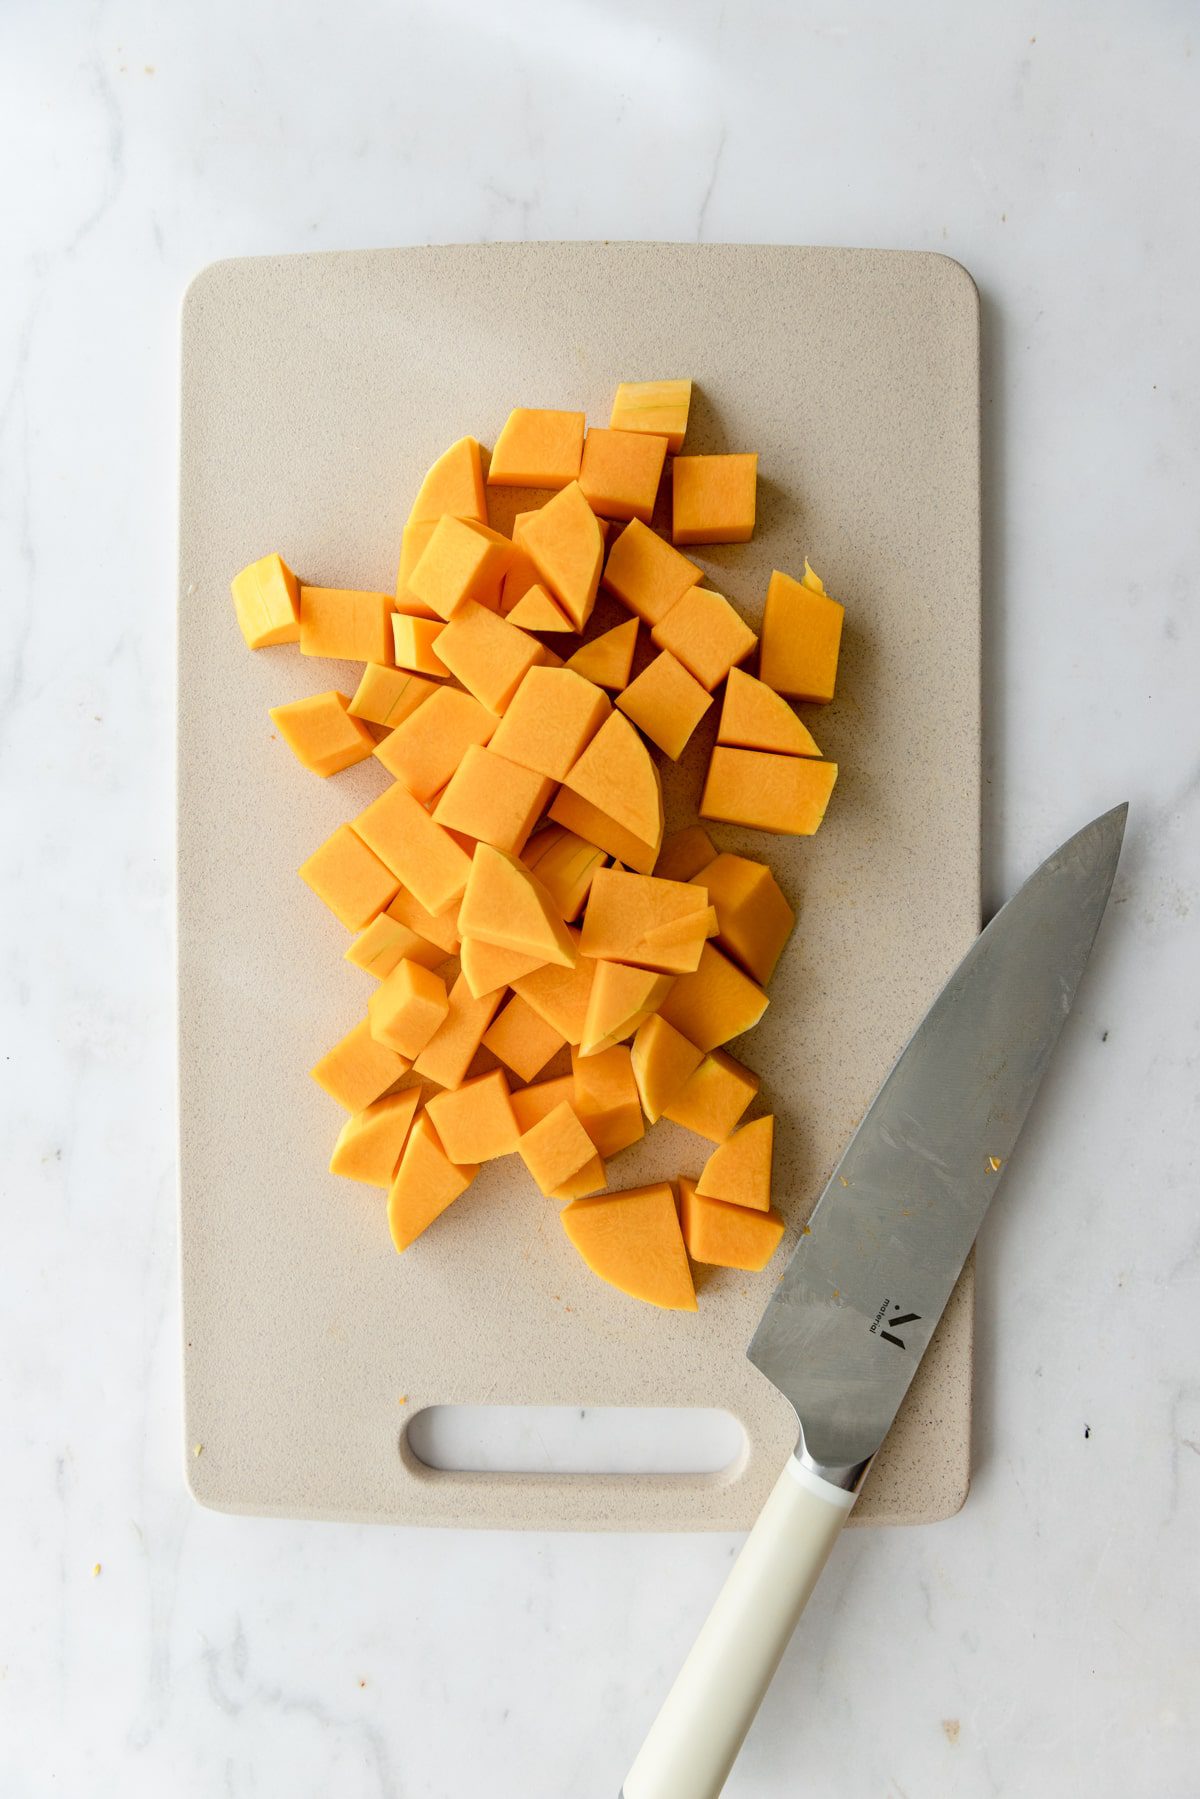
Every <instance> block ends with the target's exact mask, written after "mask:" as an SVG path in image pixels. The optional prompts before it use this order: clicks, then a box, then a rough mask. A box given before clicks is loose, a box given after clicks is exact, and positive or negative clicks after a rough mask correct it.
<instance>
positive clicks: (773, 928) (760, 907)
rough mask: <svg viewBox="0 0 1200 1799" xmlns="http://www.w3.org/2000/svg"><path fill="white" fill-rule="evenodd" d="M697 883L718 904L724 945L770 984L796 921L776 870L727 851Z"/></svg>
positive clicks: (763, 982) (720, 939)
mask: <svg viewBox="0 0 1200 1799" xmlns="http://www.w3.org/2000/svg"><path fill="white" fill-rule="evenodd" d="M695 884H696V885H697V886H698V887H701V888H703V889H704V890H705V891H706V892H707V894H708V898H709V902H710V904H712V905H713V906H715V907H716V912H717V942H718V943H719V944H720V946H721V948H722V949H723V950H725V951H727V952H728V954H729V955H731V956H734V957H736V958H737V960H738V961H739V962H740V963H741V965H742V967H743V968H744V969H746V971H747V972H748V973H749V974H752V975H753V976H754V979H755V980H756V981H757V982H758V983H759V984H760V986H764V987H765V986H766V984H767V982H768V981H769V980H770V978H771V976H772V975H773V974H774V972H775V965H776V963H777V962H778V961H779V958H780V955H781V954H782V952H783V946H784V944H785V943H786V942H787V940H788V938H789V937H790V936H791V933H792V927H793V926H794V925H795V922H796V914H795V913H794V912H793V911H792V908H791V907H790V906H789V905H788V902H787V900H786V899H785V898H784V896H783V893H782V891H781V889H780V886H779V883H778V881H776V879H775V876H774V875H773V874H772V873H771V870H770V869H769V868H768V867H767V866H766V864H765V863H764V862H755V861H752V860H751V859H750V857H748V856H731V855H726V854H723V855H720V856H717V857H715V858H714V859H713V861H711V862H710V863H709V864H708V866H707V867H706V868H705V869H704V871H703V873H702V874H701V875H698V876H697V877H696V882H695Z"/></svg>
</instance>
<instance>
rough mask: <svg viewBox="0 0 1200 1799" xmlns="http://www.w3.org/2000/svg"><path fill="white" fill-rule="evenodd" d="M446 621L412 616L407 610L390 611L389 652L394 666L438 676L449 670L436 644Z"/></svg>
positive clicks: (444, 674) (441, 676)
mask: <svg viewBox="0 0 1200 1799" xmlns="http://www.w3.org/2000/svg"><path fill="white" fill-rule="evenodd" d="M445 628H446V626H445V622H444V620H442V619H440V618H415V617H413V615H412V614H411V613H408V612H393V614H392V654H393V655H394V656H395V658H396V667H397V668H404V669H410V670H413V671H415V672H416V673H417V674H421V675H433V676H434V677H435V678H438V679H441V678H444V677H445V676H446V675H448V674H449V673H450V670H449V669H448V668H447V667H446V664H445V663H444V662H443V661H442V659H441V657H440V656H439V655H438V653H437V650H436V648H435V645H436V643H437V640H438V638H439V637H440V636H441V634H442V632H443V631H444V630H445Z"/></svg>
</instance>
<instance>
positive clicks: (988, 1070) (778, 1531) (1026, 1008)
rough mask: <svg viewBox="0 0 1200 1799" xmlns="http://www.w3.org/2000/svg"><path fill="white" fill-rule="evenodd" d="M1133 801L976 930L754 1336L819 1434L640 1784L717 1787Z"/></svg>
mask: <svg viewBox="0 0 1200 1799" xmlns="http://www.w3.org/2000/svg"><path fill="white" fill-rule="evenodd" d="M1127 811H1128V807H1127V806H1124V805H1122V806H1117V807H1115V808H1114V809H1113V810H1112V811H1111V812H1106V813H1104V814H1103V816H1102V817H1100V818H1096V819H1093V821H1092V823H1091V824H1089V825H1086V826H1085V827H1084V829H1083V830H1082V831H1080V832H1078V833H1077V835H1076V836H1074V837H1072V838H1070V839H1069V840H1068V842H1066V843H1064V844H1063V845H1062V847H1061V849H1058V850H1056V851H1055V853H1054V854H1053V855H1052V856H1051V857H1050V858H1049V859H1048V861H1046V862H1043V864H1042V866H1041V867H1040V868H1039V869H1038V870H1037V872H1036V873H1035V874H1033V875H1031V876H1030V878H1029V880H1027V881H1026V883H1025V885H1024V886H1023V887H1022V888H1021V889H1020V891H1019V892H1018V893H1017V894H1016V895H1015V896H1014V897H1013V898H1012V899H1011V900H1009V902H1008V904H1007V905H1005V906H1003V907H1002V908H1001V909H1000V911H999V912H997V914H996V916H995V917H994V918H993V919H992V921H991V923H990V924H989V925H988V927H987V929H986V930H985V931H983V932H982V934H981V935H980V936H979V937H977V938H976V940H975V942H974V944H973V945H972V946H971V948H970V950H969V951H968V952H967V954H966V956H965V957H964V958H963V960H962V962H960V964H959V966H958V967H957V968H956V969H955V971H954V973H953V974H952V975H951V977H950V979H949V980H948V981H947V983H946V985H945V987H944V988H943V989H942V991H941V993H940V995H939V996H938V998H937V999H936V1000H935V1001H934V1003H933V1005H932V1006H931V1007H930V1009H929V1011H928V1012H927V1013H926V1015H925V1017H924V1019H923V1020H922V1022H921V1023H920V1025H918V1027H917V1030H916V1032H915V1033H914V1035H913V1037H912V1038H911V1040H910V1041H909V1043H908V1046H907V1048H906V1049H905V1050H904V1051H903V1052H902V1054H901V1056H900V1058H899V1060H898V1061H897V1063H896V1065H895V1067H894V1068H893V1069H892V1071H891V1073H890V1074H889V1075H888V1077H887V1079H886V1080H885V1081H884V1083H883V1086H882V1087H881V1088H880V1090H879V1092H878V1094H877V1095H876V1097H875V1099H874V1101H873V1102H872V1104H871V1107H870V1110H869V1111H868V1112H867V1114H866V1116H865V1118H864V1119H863V1121H862V1123H861V1124H860V1125H859V1127H858V1129H857V1131H856V1132H855V1134H854V1136H853V1137H852V1139H851V1141H850V1145H849V1147H848V1148H847V1150H846V1153H845V1154H844V1155H843V1157H842V1159H841V1161H840V1162H839V1163H838V1165H837V1167H836V1168H835V1169H834V1171H833V1174H832V1176H831V1178H830V1181H829V1184H828V1186H827V1187H826V1188H825V1191H824V1193H823V1194H822V1195H821V1198H820V1199H819V1201H818V1202H817V1206H816V1209H815V1211H814V1212H813V1215H812V1218H811V1220H810V1221H809V1226H808V1229H807V1230H806V1232H805V1233H804V1235H803V1236H802V1237H801V1239H800V1243H799V1245H798V1247H797V1249H796V1251H795V1253H794V1254H793V1256H792V1259H791V1261H790V1262H789V1264H788V1266H787V1269H786V1270H785V1272H784V1274H783V1276H782V1278H781V1280H780V1282H779V1284H778V1286H777V1287H776V1289H775V1292H774V1294H773V1296H772V1298H771V1301H770V1304H769V1305H768V1306H767V1309H766V1311H765V1312H764V1313H763V1316H762V1320H761V1322H760V1324H759V1326H758V1329H757V1330H756V1331H755V1333H754V1336H753V1338H752V1339H751V1343H750V1348H749V1350H748V1352H747V1353H748V1355H749V1357H750V1360H751V1361H752V1362H753V1363H754V1365H755V1367H756V1368H759V1369H760V1370H761V1371H762V1373H763V1374H765V1375H766V1377H767V1379H768V1380H769V1381H771V1382H772V1383H773V1384H774V1385H775V1386H776V1387H778V1388H779V1391H780V1392H781V1393H783V1394H784V1395H785V1396H786V1397H787V1398H788V1399H790V1400H791V1402H792V1404H793V1405H794V1407H795V1408H796V1414H797V1418H798V1421H799V1440H798V1442H797V1445H796V1450H795V1453H794V1454H793V1455H792V1457H791V1459H790V1461H789V1462H788V1463H787V1465H786V1467H785V1468H784V1470H783V1473H782V1474H781V1475H780V1477H779V1480H778V1482H777V1483H776V1486H775V1488H774V1490H773V1491H772V1493H771V1496H770V1498H769V1499H768V1500H767V1503H766V1505H765V1506H764V1507H763V1510H762V1512H761V1513H760V1515H759V1518H758V1522H757V1523H756V1524H755V1526H754V1528H753V1530H752V1531H751V1533H750V1535H749V1537H748V1538H747V1539H746V1543H745V1546H744V1548H743V1549H742V1551H741V1554H740V1555H739V1556H738V1559H737V1561H736V1562H735V1563H734V1565H733V1567H732V1569H731V1570H730V1573H729V1576H728V1578H727V1580H726V1582H725V1585H724V1587H723V1588H722V1590H721V1592H720V1593H719V1594H718V1596H717V1599H716V1602H715V1604H714V1606H713V1609H712V1611H711V1612H710V1613H709V1616H708V1620H707V1622H706V1623H705V1624H704V1626H703V1627H702V1629H701V1631H700V1635H699V1636H698V1638H697V1639H696V1643H695V1647H694V1648H693V1649H692V1652H691V1654H690V1655H689V1656H688V1658H687V1660H686V1661H685V1663H684V1665H683V1668H682V1669H681V1671H680V1673H679V1676H678V1678H677V1679H676V1682H675V1685H674V1686H673V1687H672V1688H671V1691H670V1692H669V1693H668V1695H667V1697H666V1699H665V1701H664V1702H663V1706H662V1709H661V1711H660V1712H659V1714H658V1717H657V1718H656V1719H655V1721H654V1723H653V1725H652V1726H651V1728H650V1733H649V1735H648V1736H647V1738H646V1741H645V1743H644V1744H643V1746H642V1749H641V1751H640V1753H639V1754H638V1757H637V1760H636V1761H635V1762H634V1764H633V1767H632V1768H631V1769H630V1771H629V1774H628V1776H627V1778H626V1781H625V1785H624V1786H623V1788H622V1789H621V1799H716V1795H717V1794H719V1793H720V1791H721V1789H722V1787H723V1786H724V1785H725V1781H726V1779H727V1777H728V1775H729V1771H730V1769H731V1768H732V1766H733V1764H734V1761H735V1760H736V1758H737V1754H738V1751H739V1749H740V1748H741V1746H742V1742H743V1740H744V1738H745V1735H746V1732H747V1731H748V1730H749V1728H750V1726H751V1724H752V1723H753V1722H754V1716H755V1713H756V1712H757V1711H758V1708H759V1705H760V1704H761V1703H762V1698H763V1695H764V1693H765V1692H766V1690H767V1687H768V1686H769V1685H770V1682H771V1677H772V1675H773V1674H774V1672H775V1670H776V1668H777V1667H778V1666H779V1662H780V1659H781V1657H782V1655H783V1652H784V1650H785V1649H786V1648H787V1645H788V1640H789V1638H790V1637H791V1634H792V1632H793V1630H794V1629H795V1628H796V1624H797V1622H798V1620H799V1618H800V1614H801V1612H802V1611H803V1610H804V1607H805V1605H806V1604H807V1603H808V1598H809V1595H810V1594H811V1593H812V1590H813V1588H814V1587H815V1586H816V1583H817V1579H818V1577H819V1575H820V1573H821V1570H822V1569H823V1568H824V1566H825V1562H826V1560H827V1559H828V1556H829V1553H830V1551H831V1550H832V1548H833V1546H834V1543H835V1542H836V1541H837V1538H838V1536H839V1535H840V1533H841V1530H842V1527H843V1525H844V1524H845V1522H846V1519H847V1518H848V1516H849V1514H850V1511H851V1509H852V1507H853V1505H854V1501H855V1499H856V1498H857V1496H858V1493H859V1491H860V1489H861V1487H862V1483H863V1480H864V1479H865V1477H866V1474H867V1470H868V1469H869V1468H870V1465H871V1458H872V1457H873V1456H874V1454H875V1452H876V1450H877V1449H878V1448H879V1446H880V1444H881V1443H882V1442H883V1439H884V1437H885V1436H886V1435H887V1432H888V1429H889V1427H890V1425H891V1423H892V1420H893V1418H894V1417H895V1416H896V1412H897V1410H898V1409H899V1406H900V1402H901V1400H902V1399H903V1398H904V1395H905V1393H906V1392H907V1391H908V1387H909V1383H910V1382H911V1380H912V1377H913V1375H914V1374H915V1373H916V1371H917V1364H918V1363H919V1362H920V1360H921V1357H922V1356H923V1355H924V1353H925V1350H926V1349H927V1348H928V1346H929V1340H930V1338H931V1337H932V1336H933V1333H934V1330H935V1329H936V1327H937V1323H938V1320H939V1319H940V1317H941V1315H942V1312H943V1310H944V1308H945V1305H946V1302H947V1300H948V1299H949V1298H950V1294H951V1292H952V1290H953V1288H954V1284H955V1282H956V1281H957V1279H958V1277H959V1274H960V1273H961V1272H962V1266H963V1263H964V1262H965V1261H966V1259H967V1255H968V1253H969V1252H970V1249H971V1245H972V1244H973V1243H974V1241H975V1237H976V1234H977V1232H978V1230H979V1227H980V1225H981V1224H982V1222H983V1218H984V1214H985V1213H986V1212H987V1209H988V1206H989V1204H990V1202H991V1200H992V1197H993V1195H994V1194H995V1193H996V1191H997V1189H998V1188H999V1186H1000V1182H1001V1179H1002V1178H1003V1175H1004V1171H1005V1169H1006V1168H1007V1167H1008V1162H1009V1157H1010V1156H1011V1154H1012V1150H1013V1146H1014V1144H1015V1143H1016V1141H1017V1137H1018V1136H1019V1134H1020V1131H1021V1126H1022V1125H1023V1124H1024V1122H1025V1115H1026V1113H1027V1112H1028V1111H1029V1107H1030V1105H1031V1104H1032V1102H1033V1096H1034V1094H1035V1093H1036V1092H1037V1089H1038V1085H1039V1083H1040V1081H1041V1078H1042V1076H1043V1074H1044V1073H1045V1071H1046V1065H1047V1063H1048V1062H1049V1060H1050V1056H1051V1054H1052V1052H1053V1050H1054V1045H1055V1044H1056V1042H1057V1041H1058V1035H1059V1032H1060V1031H1061V1030H1062V1026H1063V1020H1064V1019H1065V1018H1066V1016H1067V1013H1068V1012H1069V1011H1070V1009H1071V1003H1072V1001H1073V1000H1074V998H1075V990H1076V988H1077V987H1078V985H1079V980H1080V976H1081V975H1082V974H1083V970H1084V967H1085V966H1086V963H1087V960H1088V957H1089V955H1090V954H1091V950H1092V944H1093V942H1094V940H1095V936H1096V931H1097V929H1098V928H1099V925H1100V920H1101V917H1102V916H1103V913H1104V908H1105V906H1106V904H1107V903H1108V896H1109V892H1110V890H1111V888H1112V883H1113V876H1114V875H1115V873H1116V868H1117V858H1118V856H1119V854H1120V850H1121V839H1122V837H1123V835H1124V831H1125V818H1126V813H1127Z"/></svg>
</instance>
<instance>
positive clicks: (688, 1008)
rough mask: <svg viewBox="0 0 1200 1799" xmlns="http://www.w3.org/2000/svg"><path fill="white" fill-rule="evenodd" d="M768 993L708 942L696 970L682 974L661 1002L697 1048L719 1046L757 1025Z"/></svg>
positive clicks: (669, 1020) (668, 1017)
mask: <svg viewBox="0 0 1200 1799" xmlns="http://www.w3.org/2000/svg"><path fill="white" fill-rule="evenodd" d="M766 1009H767V996H766V994H765V993H764V992H763V990H762V988H761V987H759V986H757V985H756V984H755V982H753V981H752V980H751V979H750V977H749V976H748V975H745V974H743V973H742V971H741V969H740V968H739V967H738V966H737V964H736V963H734V962H731V961H730V960H729V958H728V956H723V955H722V954H721V952H720V950H719V949H714V948H713V946H712V944H711V943H706V944H705V945H704V948H703V949H702V950H701V952H700V961H699V964H698V966H697V968H696V970H695V972H694V973H693V974H681V975H680V976H679V978H678V980H677V981H676V982H675V985H674V986H673V987H672V989H671V991H670V993H669V994H668V995H667V997H666V999H665V1000H664V1002H663V1005H662V1015H663V1017H664V1018H665V1019H666V1021H667V1023H668V1024H673V1025H674V1026H675V1029H676V1030H677V1031H682V1033H683V1035H684V1036H685V1037H686V1038H687V1039H688V1041H689V1042H691V1043H694V1044H695V1045H696V1048H697V1049H703V1050H710V1049H716V1047H717V1045H718V1044H719V1043H728V1042H729V1041H730V1039H731V1038H733V1037H740V1036H741V1034H742V1032H743V1031H748V1030H750V1029H751V1028H752V1027H753V1026H754V1025H756V1024H757V1023H758V1021H759V1019H760V1018H761V1017H762V1015H763V1013H764V1012H765V1011H766Z"/></svg>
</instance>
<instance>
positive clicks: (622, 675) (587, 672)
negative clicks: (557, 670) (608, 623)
mask: <svg viewBox="0 0 1200 1799" xmlns="http://www.w3.org/2000/svg"><path fill="white" fill-rule="evenodd" d="M637 634H638V621H637V619H636V618H628V619H626V620H625V623H624V624H623V625H614V626H613V628H612V630H611V631H603V632H601V634H600V636H599V637H593V638H592V639H591V641H590V642H589V643H585V644H582V645H581V646H580V648H579V649H577V650H576V652H575V654H574V655H573V656H568V658H567V667H568V668H569V669H571V670H572V671H573V672H574V673H575V674H577V675H584V676H586V678H587V679H588V680H589V681H594V682H595V684H596V686H597V687H607V688H608V689H609V690H610V692H613V693H620V691H621V689H622V688H623V687H624V686H625V685H626V683H627V682H628V680H629V671H630V669H631V668H632V667H633V653H634V650H635V649H636V648H637Z"/></svg>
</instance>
